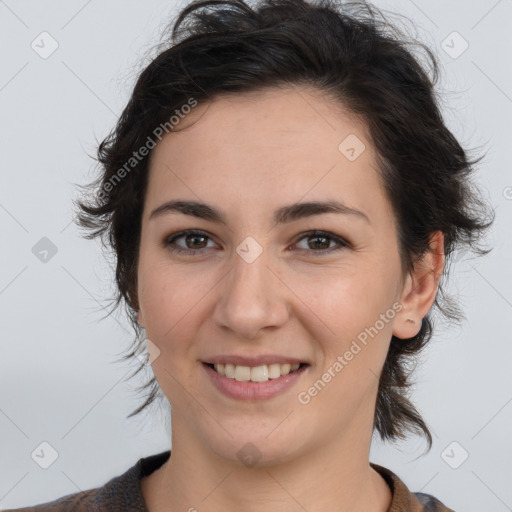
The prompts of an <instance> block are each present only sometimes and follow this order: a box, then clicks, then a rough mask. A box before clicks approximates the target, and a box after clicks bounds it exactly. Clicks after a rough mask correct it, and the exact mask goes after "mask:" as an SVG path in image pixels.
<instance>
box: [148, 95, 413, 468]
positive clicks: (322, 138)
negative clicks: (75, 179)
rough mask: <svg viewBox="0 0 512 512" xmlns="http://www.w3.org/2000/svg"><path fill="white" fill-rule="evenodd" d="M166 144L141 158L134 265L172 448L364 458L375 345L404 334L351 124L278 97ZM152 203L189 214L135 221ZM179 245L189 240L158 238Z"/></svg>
mask: <svg viewBox="0 0 512 512" xmlns="http://www.w3.org/2000/svg"><path fill="white" fill-rule="evenodd" d="M187 110H188V109H187ZM192 121H197V122H195V124H193V125H192ZM185 127H187V129H185V130H184V128H185ZM175 130H177V131H176V132H175V133H170V134H168V135H166V136H165V137H164V138H163V139H162V141H161V142H160V143H159V144H158V145H157V146H156V148H155V149H154V150H153V153H152V157H151V163H150V172H149V184H148V190H147V195H146V198H145V205H144V212H143V219H142V233H141V244H140V255H139V267H138V300H139V305H140V310H139V322H140V324H141V325H143V326H144V327H145V329H146V336H147V338H148V339H149V340H151V343H152V344H154V345H156V347H157V349H158V350H159V353H158V357H156V358H155V359H154V360H153V362H152V367H153V370H154V373H155V376H156V378H157V381H158V383H159V385H160V387H161V389H162V391H163V393H164V394H165V396H166V397H167V399H168V400H169V402H170V403H171V406H172V424H173V444H174V442H177V443H178V444H180V443H181V444H186V445H187V447H188V448H189V449H190V452H192V451H193V450H201V451H203V453H204V452H208V451H210V453H212V454H216V456H220V457H222V458H224V459H229V460H232V461H235V462H236V461H241V462H244V463H246V464H249V462H248V461H253V462H256V460H257V459H260V462H261V463H262V464H265V463H266V464H272V463H275V462H277V461H280V462H284V461H288V460H292V459H294V458H296V457H298V456H299V455H303V454H306V453H313V452H314V451H315V450H318V449H319V447H321V446H325V445H330V446H334V445H335V444H336V443H337V444H338V446H339V447H341V446H344V447H345V448H346V449H347V450H366V449H367V447H368V445H369V442H370V440H371V435H372V426H373V417H374V410H375V399H376V396H377V387H378V381H379V375H380V372H381V369H382V366H383V364H384V361H385V358H386V354H387V351H388V347H389V343H390V339H391V336H392V335H393V334H395V335H397V336H400V337H408V336H413V335H414V334H415V333H416V332H417V329H416V331H414V332H412V331H411V330H410V329H411V328H412V326H410V327H404V326H406V325H407V324H406V321H405V319H404V318H402V317H403V315H404V312H403V311H400V310H401V309H402V303H401V300H402V297H403V296H404V293H405V291H406V290H405V288H407V284H408V283H409V280H408V277H407V278H404V280H403V281H402V277H403V276H402V269H401V265H400V259H399V252H398V244H397V232H396V224H395V219H394V215H393V213H392V209H391V205H390V203H389V202H388V199H387V198H386V195H385V193H384V189H383V186H382V183H381V181H380V178H379V176H378V174H377V171H376V161H375V150H374V148H373V147H372V145H371V144H370V141H369V138H368V137H367V134H366V132H365V130H364V127H363V125H361V124H358V123H356V122H355V121H354V120H353V119H351V118H349V117H348V116H347V115H345V114H343V113H342V110H341V108H340V106H339V105H338V104H336V103H334V102H332V101H329V100H328V99H327V98H326V97H325V96H321V95H319V94H314V91H312V90H311V89H306V88H300V89H299V88H296V89H293V88H290V89H272V90H267V91H265V92H260V93H259V94H245V95H238V96H232V97H229V98H228V97H225V96H224V97H218V98H217V99H215V100H214V101H213V102H211V103H209V104H200V105H198V106H197V107H195V109H193V110H192V112H190V113H189V114H188V115H187V116H186V117H185V116H184V118H183V119H181V120H180V122H179V124H178V125H177V126H176V128H175ZM170 201H182V202H185V201H186V202H194V203H198V205H196V206H195V207H194V208H192V207H189V208H187V209H186V210H184V211H178V210H177V209H173V208H171V207H168V208H163V209H160V211H159V213H155V214H154V215H153V216H152V215H151V214H152V212H153V211H154V210H155V209H157V208H159V207H161V206H162V205H164V204H165V203H167V202H170ZM335 202H336V203H339V204H340V205H343V206H340V208H339V211H338V212H335V211H330V212H325V211H324V212H322V209H321V208H319V207H318V206H316V207H301V206H300V205H302V204H305V203H335ZM199 204H200V205H203V204H204V205H208V206H200V205H199ZM210 209H211V210H214V211H215V212H216V213H215V215H212V214H211V211H210ZM343 209H345V210H343ZM187 212H188V213H187ZM194 212H195V213H194ZM315 212H316V213H315ZM193 213H194V214H193ZM216 217H219V218H220V219H221V220H218V219H216ZM278 217H279V218H278ZM184 230H197V231H198V232H200V233H199V234H195V235H188V236H187V234H186V233H185V234H184V235H183V236H179V237H177V238H176V239H175V240H174V241H172V240H171V239H172V238H173V236H175V235H176V234H178V233H179V232H181V231H184ZM312 230H321V231H322V233H318V234H316V235H315V234H311V233H310V234H308V232H310V231H312ZM178 250H182V251H183V252H178ZM416 320H417V321H416V326H418V324H419V322H418V320H419V318H417V319H416ZM409 325H410V324H409ZM407 329H409V330H407ZM152 350H153V349H152ZM150 353H151V350H150ZM156 353H157V352H156V351H155V350H153V353H152V357H154V355H155V354H156ZM212 363H220V364H222V363H224V364H230V366H229V367H224V370H222V366H221V367H217V370H219V371H220V373H219V372H218V371H215V370H214V369H212V368H211V367H210V366H208V365H209V364H212ZM237 363H238V364H237ZM298 363H301V366H300V368H299V370H297V371H296V372H292V373H290V374H288V375H284V374H286V371H287V369H288V367H287V366H286V364H289V365H291V369H294V368H295V367H296V365H297V364H298ZM280 364H283V365H284V366H280ZM293 365H295V366H293ZM223 371H224V372H228V376H226V375H221V373H222V372H223ZM233 374H234V376H235V378H233ZM269 374H270V377H271V378H269ZM248 378H251V380H249V381H248V380H246V379H248ZM252 379H254V380H255V381H259V382H253V381H252ZM253 462H250V464H252V463H253ZM239 463H240V462H239Z"/></svg>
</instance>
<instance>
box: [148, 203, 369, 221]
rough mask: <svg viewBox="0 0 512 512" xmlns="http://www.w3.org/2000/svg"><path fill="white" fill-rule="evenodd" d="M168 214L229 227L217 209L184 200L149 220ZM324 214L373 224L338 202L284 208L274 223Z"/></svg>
mask: <svg viewBox="0 0 512 512" xmlns="http://www.w3.org/2000/svg"><path fill="white" fill-rule="evenodd" d="M167 213H182V214H185V215H190V216H192V217H197V218H198V219H205V220H209V221H212V222H216V223H218V224H224V225H227V222H226V219H225V217H224V215H223V214H222V212H221V211H220V210H218V209H217V208H215V207H213V206H210V205H208V204H206V203H200V202H197V201H184V200H174V201H167V202H166V203H164V204H162V205H160V206H158V207H157V208H155V209H154V210H153V211H152V212H151V214H150V215H149V220H151V219H154V218H156V217H160V216H161V215H164V214H167ZM323 213H338V214H343V215H353V216H354V217H358V218H360V219H363V220H365V221H366V222H368V224H371V222H370V219H369V218H368V217H367V216H366V214H365V213H363V212H362V211H360V210H356V209H354V208H350V207H348V206H346V205H344V204H342V203H340V202H338V201H323V202H318V201H313V202H306V203H295V204H291V205H288V206H283V207H281V208H279V209H277V210H276V211H275V212H274V216H273V221H274V223H275V224H285V223H288V222H293V221H295V220H299V219H303V218H306V217H311V216H313V215H321V214H323Z"/></svg>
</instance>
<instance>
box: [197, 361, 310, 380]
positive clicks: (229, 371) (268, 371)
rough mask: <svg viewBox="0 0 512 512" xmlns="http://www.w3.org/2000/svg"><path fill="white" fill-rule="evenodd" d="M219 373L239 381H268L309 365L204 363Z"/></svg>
mask: <svg viewBox="0 0 512 512" xmlns="http://www.w3.org/2000/svg"><path fill="white" fill-rule="evenodd" d="M204 364H206V366H209V367H210V368H211V369H212V370H214V371H216V372H217V373H218V374H219V375H223V376H224V377H227V378H228V379H233V380H237V381H239V382H249V381H250V382H266V381H268V380H272V379H278V378H279V377H283V376H285V375H288V374H289V373H294V372H297V371H299V370H301V369H302V368H304V367H306V366H308V365H307V364H306V363H296V364H293V365H292V364H290V363H283V364H280V363H273V364H268V365H267V364H263V365H260V366H242V365H235V364H220V363H219V364H211V363H204Z"/></svg>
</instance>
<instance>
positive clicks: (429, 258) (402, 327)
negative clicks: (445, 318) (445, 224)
mask: <svg viewBox="0 0 512 512" xmlns="http://www.w3.org/2000/svg"><path fill="white" fill-rule="evenodd" d="M429 246H430V249H429V250H428V251H427V252H426V253H425V254H424V255H423V256H422V257H421V258H420V259H419V260H418V261H417V262H415V264H414V269H413V270H411V271H410V272H409V273H408V274H407V277H406V279H405V284H404V287H403V289H402V293H401V297H400V304H401V305H402V309H401V310H400V311H399V313H398V314H397V315H396V317H395V322H394V324H393V335H394V336H396V337H397V338H402V339H407V338H412V337H413V336H416V334H418V332H419V330H420V328H421V320H422V319H423V317H425V315H426V314H427V313H428V312H429V311H430V308H431V307H432V304H433V303H434V301H435V298H436V294H437V290H438V287H439V280H440V279H441V275H442V273H443V269H444V264H445V255H444V235H443V233H442V232H441V231H435V232H434V233H432V235H431V236H430V242H429Z"/></svg>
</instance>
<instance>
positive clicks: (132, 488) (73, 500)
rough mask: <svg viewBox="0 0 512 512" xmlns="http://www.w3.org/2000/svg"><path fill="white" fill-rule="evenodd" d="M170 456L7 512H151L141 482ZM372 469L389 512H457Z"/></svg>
mask: <svg viewBox="0 0 512 512" xmlns="http://www.w3.org/2000/svg"><path fill="white" fill-rule="evenodd" d="M170 454H171V452H170V451H166V452H162V453H159V454H156V455H151V456H149V457H145V458H143V459H139V461H138V462H137V463H136V464H135V465H134V466H133V467H131V468H130V469H129V470H128V471H126V472H125V473H123V474H122V475H120V476H117V477H115V478H112V479H111V480H109V481H108V482H107V483H106V484H105V485H104V486H103V487H98V488H95V489H90V490H88V491H82V492H78V493H75V494H69V495H67V496H63V497H62V498H59V499H58V500H55V501H51V502H48V503H43V504H40V505H35V506H33V507H26V508H17V509H11V510H5V511H3V512H12V510H17V511H18V512H32V511H34V512H44V511H48V512H50V511H51V512H92V511H94V512H148V509H147V508H146V504H145V502H144V497H143V495H142V491H141V487H140V480H141V479H142V478H143V477H144V476H147V475H149V474H151V473H152V472H153V471H155V470H157V469H158V468H159V467H160V466H162V465H163V464H164V463H165V462H166V461H167V460H168V459H169V457H170ZM370 465H371V466H372V468H373V469H375V471H378V472H379V473H380V474H381V475H382V476H383V478H384V479H385V480H386V482H387V483H388V485H389V487H390V489H391V492H392V494H393V498H392V502H391V506H390V507H389V509H388V512H454V511H453V510H452V509H449V508H447V507H445V506H444V505H443V504H442V503H441V502H440V501H439V500H437V499H436V498H434V497H433V496H431V495H430V494H424V493H411V492H410V491H409V489H407V487H406V486H405V484H404V483H403V482H402V481H401V480H400V479H399V478H398V477H397V476H396V475H395V474H394V473H392V472H391V471H390V470H389V469H387V468H384V467H382V466H379V465H377V464H373V463H370Z"/></svg>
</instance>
